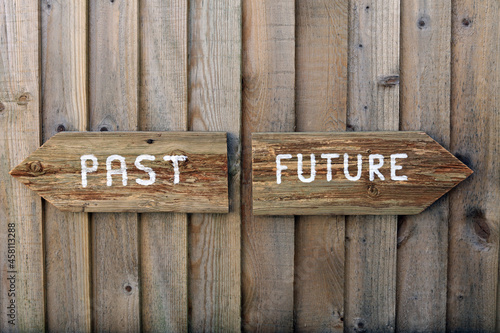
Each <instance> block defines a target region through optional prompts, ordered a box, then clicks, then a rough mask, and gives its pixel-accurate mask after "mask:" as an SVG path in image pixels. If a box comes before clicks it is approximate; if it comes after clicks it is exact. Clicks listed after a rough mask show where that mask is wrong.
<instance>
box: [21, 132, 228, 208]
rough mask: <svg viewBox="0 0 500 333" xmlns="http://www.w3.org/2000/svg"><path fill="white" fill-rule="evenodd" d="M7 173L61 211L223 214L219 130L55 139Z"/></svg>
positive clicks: (223, 136) (223, 176) (223, 164)
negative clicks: (215, 131) (211, 131)
mask: <svg viewBox="0 0 500 333" xmlns="http://www.w3.org/2000/svg"><path fill="white" fill-rule="evenodd" d="M11 175H12V176H14V177H16V178H17V179H18V180H19V181H21V182H22V183H24V184H25V185H26V186H28V187H29V188H30V189H32V190H34V191H36V192H38V194H40V195H41V196H42V197H44V198H45V199H46V200H48V201H49V202H51V203H52V204H53V205H55V206H56V207H58V208H59V209H61V210H65V211H82V212H165V211H171V212H214V213H226V212H227V211H228V197H227V187H228V186H227V144H226V133H222V132H217V133H185V132H178V133H172V132H124V133H119V132H118V133H116V132H115V133H92V132H86V133H82V132H64V133H59V134H57V135H55V136H54V137H52V138H51V139H50V140H49V141H47V142H46V143H45V144H44V145H43V146H42V147H40V148H39V149H38V150H37V151H36V152H34V153H33V154H31V155H30V156H29V157H28V158H26V159H25V160H24V161H23V162H22V163H21V164H19V165H18V166H17V167H16V168H15V169H13V170H12V171H11Z"/></svg>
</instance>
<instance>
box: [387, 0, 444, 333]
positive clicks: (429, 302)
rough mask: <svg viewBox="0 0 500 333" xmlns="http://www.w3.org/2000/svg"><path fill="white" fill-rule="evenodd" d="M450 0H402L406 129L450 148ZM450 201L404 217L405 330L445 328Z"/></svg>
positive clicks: (401, 326)
mask: <svg viewBox="0 0 500 333" xmlns="http://www.w3.org/2000/svg"><path fill="white" fill-rule="evenodd" d="M450 38H451V1H449V0H448V1H436V2H427V1H421V0H412V1H403V2H401V44H402V45H401V52H402V54H401V121H400V124H401V129H402V130H424V131H426V132H427V134H429V135H430V136H431V137H432V138H433V139H435V140H437V142H438V143H439V144H441V145H443V146H444V147H445V148H448V147H449V143H450V54H451V50H450V48H451V41H450ZM448 216H449V201H448V197H447V196H445V197H443V198H442V199H440V200H438V201H437V202H436V203H435V204H433V205H432V206H431V207H429V208H428V209H426V210H425V211H424V212H422V213H421V214H419V215H416V216H401V217H400V219H399V226H398V251H397V256H398V258H397V274H396V275H397V277H398V281H397V311H396V314H397V325H396V327H397V328H398V330H399V331H402V332H444V331H445V330H446V279H447V278H446V276H447V257H448Z"/></svg>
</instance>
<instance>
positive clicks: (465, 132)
mask: <svg viewBox="0 0 500 333" xmlns="http://www.w3.org/2000/svg"><path fill="white" fill-rule="evenodd" d="M499 14H500V4H499V2H498V1H475V0H458V1H454V2H453V9H452V34H453V35H452V36H453V44H452V67H451V77H452V85H451V144H450V145H451V152H452V153H454V154H455V155H456V156H457V157H458V158H459V159H461V160H462V161H464V162H465V163H466V164H468V166H469V167H470V168H471V169H472V170H474V174H473V175H472V176H471V177H469V178H468V179H467V180H466V181H464V182H463V183H462V184H461V185H460V187H458V188H456V189H455V191H453V192H452V193H451V194H450V222H449V229H450V232H449V234H450V239H449V257H448V260H449V267H448V272H449V273H448V281H449V282H448V326H447V330H449V331H451V332H454V331H475V332H492V331H493V330H494V329H495V316H496V304H497V299H496V296H497V292H496V291H497V283H498V280H497V277H498V245H499V244H498V241H499V240H498V236H499V235H498V227H499V222H500V205H499V202H500V178H499V169H500V162H499V160H498V153H499V143H498V142H499V139H500V135H499V133H500V117H499V104H500V97H499V94H498V91H499V90H500V75H499V74H500V69H499V64H500V57H499V51H500V48H499V45H500V24H499V20H498V19H499Z"/></svg>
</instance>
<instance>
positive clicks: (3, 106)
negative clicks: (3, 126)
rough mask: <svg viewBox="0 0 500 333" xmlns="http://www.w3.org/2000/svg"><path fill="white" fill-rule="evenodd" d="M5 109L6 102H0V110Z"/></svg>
mask: <svg viewBox="0 0 500 333" xmlns="http://www.w3.org/2000/svg"><path fill="white" fill-rule="evenodd" d="M4 110H5V104H3V103H0V112H2V111H4Z"/></svg>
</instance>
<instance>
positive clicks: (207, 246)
mask: <svg viewBox="0 0 500 333" xmlns="http://www.w3.org/2000/svg"><path fill="white" fill-rule="evenodd" d="M190 22H191V27H190V29H189V30H190V52H189V54H190V62H189V63H190V68H189V73H190V74H189V77H190V81H189V86H190V104H189V119H190V125H189V128H190V129H191V130H196V131H227V132H228V147H227V150H228V159H229V194H230V208H229V214H225V215H221V214H219V215H214V214H212V215H208V214H203V215H201V214H194V215H192V216H191V221H190V233H189V249H190V250H189V251H190V261H189V268H190V281H189V303H190V309H191V314H190V320H189V328H190V330H191V331H194V332H202V331H207V332H213V331H227V332H237V331H240V329H241V278H240V275H241V273H240V272H241V265H240V259H241V256H240V252H241V251H240V249H241V245H240V239H241V230H240V228H241V224H240V221H241V217H240V216H241V213H240V210H241V208H240V186H241V185H240V183H241V171H240V169H241V167H240V155H241V143H240V141H241V139H240V137H241V1H233V0H223V1H222V0H219V1H201V0H196V1H192V2H191V3H190Z"/></svg>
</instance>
